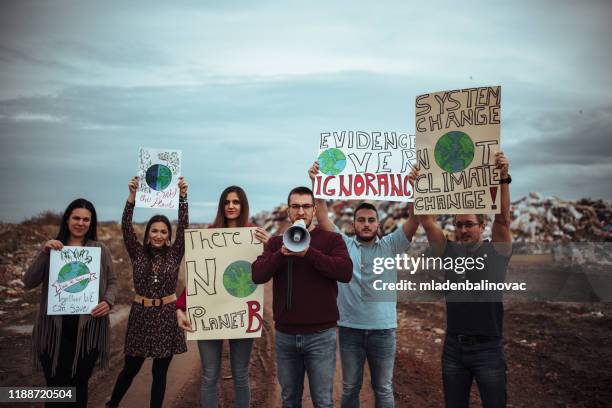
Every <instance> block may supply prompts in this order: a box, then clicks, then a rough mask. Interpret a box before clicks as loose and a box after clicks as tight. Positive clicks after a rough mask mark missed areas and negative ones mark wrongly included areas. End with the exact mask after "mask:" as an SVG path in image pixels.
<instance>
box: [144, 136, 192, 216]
mask: <svg viewBox="0 0 612 408" xmlns="http://www.w3.org/2000/svg"><path fill="white" fill-rule="evenodd" d="M181 160H182V154H181V151H180V150H167V149H150V148H148V147H141V148H140V149H139V150H138V177H139V178H140V182H139V185H138V190H136V207H145V208H166V209H172V208H174V209H177V208H178V205H179V188H178V179H179V177H180V175H181Z"/></svg>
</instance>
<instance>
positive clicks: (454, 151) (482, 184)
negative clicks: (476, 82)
mask: <svg viewBox="0 0 612 408" xmlns="http://www.w3.org/2000/svg"><path fill="white" fill-rule="evenodd" d="M500 102H501V87H499V86H493V87H481V88H468V89H458V90H453V91H444V92H437V93H431V94H425V95H420V96H418V97H417V98H416V144H417V166H418V167H419V177H418V178H417V180H416V183H415V199H414V212H415V214H486V213H489V214H491V213H499V211H500V208H499V207H500V206H499V200H500V197H499V194H498V188H499V176H500V174H499V171H498V169H496V168H495V167H494V165H495V152H497V151H499V150H500V149H499V126H500Z"/></svg>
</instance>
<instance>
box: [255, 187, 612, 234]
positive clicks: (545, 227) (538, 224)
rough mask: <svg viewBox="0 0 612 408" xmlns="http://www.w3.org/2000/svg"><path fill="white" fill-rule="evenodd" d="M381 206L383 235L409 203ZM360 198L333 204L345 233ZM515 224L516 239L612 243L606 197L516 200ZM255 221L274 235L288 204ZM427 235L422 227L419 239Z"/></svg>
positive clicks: (448, 223) (445, 223) (443, 221)
mask: <svg viewBox="0 0 612 408" xmlns="http://www.w3.org/2000/svg"><path fill="white" fill-rule="evenodd" d="M372 203H373V204H374V205H376V206H377V208H378V213H379V219H380V220H381V229H382V232H383V234H388V233H389V232H391V231H393V230H395V228H397V226H398V225H401V224H403V223H404V222H406V220H407V219H408V205H407V204H406V203H397V202H387V201H378V202H372ZM359 204H360V201H333V202H330V203H329V217H330V219H331V220H332V221H333V222H334V223H335V224H336V225H337V226H338V227H339V228H340V229H341V230H342V231H344V232H345V233H347V234H349V235H351V234H353V228H352V221H353V208H355V207H356V206H357V205H359ZM510 213H511V216H512V223H511V224H510V228H511V230H512V234H513V236H514V241H515V242H524V243H552V242H609V241H612V205H611V204H610V203H609V202H605V201H603V200H598V201H593V200H590V199H586V198H583V199H581V200H578V201H567V200H561V199H559V198H556V197H546V198H543V197H542V196H540V194H538V193H530V194H529V195H528V196H526V197H523V198H521V199H520V200H518V201H516V202H514V203H512V205H511V208H510ZM452 221H453V220H452V217H450V216H439V217H438V222H439V223H440V225H442V228H443V229H444V231H445V233H446V234H447V236H449V238H451V239H452V238H453V235H454V230H455V227H454V226H453V222H452ZM253 222H254V223H255V224H257V225H260V226H262V227H264V228H265V229H266V230H268V231H269V232H271V233H272V234H276V233H280V232H282V231H284V230H285V228H287V226H288V225H289V222H288V220H287V206H286V205H281V206H279V207H277V208H275V209H274V210H273V211H272V212H267V211H264V212H261V213H258V214H256V215H255V216H254V217H253ZM491 224H492V223H491V222H489V223H487V227H486V229H485V237H488V236H490V232H491ZM425 240H426V238H425V236H424V231H423V230H422V228H420V229H419V231H418V233H417V237H416V241H418V242H423V241H425Z"/></svg>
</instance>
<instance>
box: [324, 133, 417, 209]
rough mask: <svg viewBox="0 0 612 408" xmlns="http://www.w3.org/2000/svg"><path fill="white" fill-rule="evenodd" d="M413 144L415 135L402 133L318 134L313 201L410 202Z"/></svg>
mask: <svg viewBox="0 0 612 408" xmlns="http://www.w3.org/2000/svg"><path fill="white" fill-rule="evenodd" d="M414 142H415V139H414V135H409V134H408V133H401V132H369V133H368V132H362V131H350V130H349V131H345V130H343V131H338V132H324V133H321V134H320V137H319V156H318V162H319V174H318V175H317V176H316V178H315V184H314V190H315V191H314V193H315V197H317V198H338V199H345V200H386V201H412V186H411V185H410V182H409V180H408V174H409V173H410V170H411V169H412V166H413V165H414V161H415V144H414Z"/></svg>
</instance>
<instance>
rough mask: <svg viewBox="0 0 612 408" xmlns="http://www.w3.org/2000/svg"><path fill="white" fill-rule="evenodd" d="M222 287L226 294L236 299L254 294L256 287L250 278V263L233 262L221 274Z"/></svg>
mask: <svg viewBox="0 0 612 408" xmlns="http://www.w3.org/2000/svg"><path fill="white" fill-rule="evenodd" d="M223 286H224V287H225V290H227V292H228V293H229V294H230V295H232V296H234V297H237V298H244V297H247V296H249V295H250V294H251V293H253V292H255V289H257V285H256V284H255V283H253V279H252V278H251V263H250V262H247V261H235V262H232V263H231V264H229V266H228V267H227V268H225V272H223Z"/></svg>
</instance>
